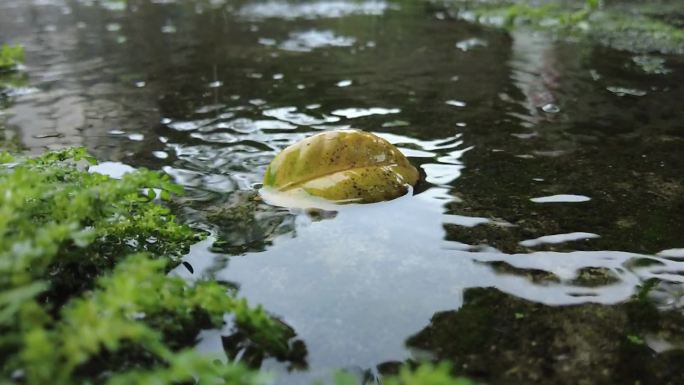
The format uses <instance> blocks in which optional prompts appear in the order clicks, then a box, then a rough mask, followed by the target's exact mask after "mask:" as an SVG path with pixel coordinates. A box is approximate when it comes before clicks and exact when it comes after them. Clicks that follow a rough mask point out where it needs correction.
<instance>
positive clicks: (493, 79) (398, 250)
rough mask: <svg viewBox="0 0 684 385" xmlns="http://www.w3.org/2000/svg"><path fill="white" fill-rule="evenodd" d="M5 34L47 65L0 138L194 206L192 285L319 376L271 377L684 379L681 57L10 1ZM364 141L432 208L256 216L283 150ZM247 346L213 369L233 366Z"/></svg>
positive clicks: (394, 24)
mask: <svg viewBox="0 0 684 385" xmlns="http://www.w3.org/2000/svg"><path fill="white" fill-rule="evenodd" d="M0 38H1V39H2V40H3V41H10V42H12V43H20V44H23V45H25V47H26V56H27V60H26V63H25V66H26V68H25V74H26V76H27V80H26V82H25V84H22V85H21V86H19V87H18V88H17V87H15V88H14V89H13V90H12V92H11V94H12V97H11V103H12V105H11V107H10V108H9V109H7V110H5V111H3V114H2V115H0V121H2V122H3V123H2V125H3V126H4V127H5V128H4V135H5V137H6V138H9V140H11V141H14V142H16V143H19V144H20V145H21V146H23V147H24V148H26V149H27V150H28V151H29V152H31V153H39V152H41V151H43V150H45V149H53V148H61V147H65V146H73V145H83V146H86V147H87V148H88V150H89V151H91V152H92V153H93V154H95V155H96V156H97V158H98V159H100V160H102V161H112V162H120V163H123V164H125V165H129V166H132V167H147V168H152V169H157V170H161V171H163V172H165V173H167V174H169V175H171V176H172V177H173V179H174V180H175V181H176V182H178V183H180V184H182V185H184V186H185V187H186V189H187V191H188V193H187V195H186V196H185V197H182V198H179V200H177V201H176V202H175V204H174V206H175V209H176V210H177V211H178V212H179V213H180V215H181V217H182V218H183V219H184V220H185V221H187V222H188V223H190V224H192V225H193V226H196V227H199V228H202V229H205V230H208V231H209V232H210V233H211V234H212V236H211V237H210V238H209V239H208V240H206V241H203V242H201V243H200V244H198V245H196V246H195V247H193V249H192V251H191V253H190V254H189V255H188V256H187V262H188V263H189V264H190V265H192V267H193V269H192V270H193V272H192V273H191V272H190V271H189V270H187V269H186V268H185V267H183V266H181V267H179V269H178V271H177V273H178V274H182V275H184V276H186V277H188V278H189V279H194V278H197V277H201V276H207V277H210V278H212V279H219V280H224V281H230V282H233V283H234V284H236V285H237V286H238V287H239V290H240V291H239V292H240V294H241V295H243V296H245V297H247V298H248V299H249V300H250V301H251V302H252V303H259V304H262V305H263V306H264V307H265V308H266V309H267V310H268V311H270V312H271V313H273V314H274V315H275V316H277V317H279V318H280V319H281V320H282V321H283V322H285V323H286V324H287V325H289V326H290V327H291V328H292V329H293V330H294V332H295V333H296V338H297V339H300V340H301V341H303V342H304V344H305V345H306V349H307V352H308V354H307V356H306V366H307V367H308V369H307V370H291V371H288V369H287V368H288V365H287V363H278V362H276V360H274V359H266V360H265V361H264V362H263V363H262V366H263V367H264V368H268V369H269V370H273V371H274V372H276V373H278V378H279V383H302V382H304V381H309V380H310V379H312V378H327V376H328V375H329V373H330V372H331V371H333V370H335V369H337V368H347V369H350V370H352V371H354V372H356V373H359V374H360V375H363V376H366V378H373V377H375V376H377V375H379V374H380V373H382V372H387V371H391V370H392V367H393V365H394V364H393V363H397V362H401V361H405V360H407V359H431V358H434V359H446V360H450V361H452V362H453V363H454V364H455V370H456V371H457V372H459V373H462V374H465V375H468V376H472V377H475V378H477V379H481V380H484V381H488V382H490V383H493V384H498V383H501V384H503V383H508V384H517V383H545V384H556V383H558V384H565V383H568V384H570V383H573V384H576V383H587V384H593V383H601V384H602V383H612V382H610V381H614V380H616V379H618V380H620V381H623V382H624V383H627V382H629V383H634V381H641V383H642V384H649V383H658V384H664V383H672V384H674V383H678V381H680V380H681V381H684V380H682V377H681V376H682V374H681V373H679V372H678V371H677V370H676V368H677V367H678V365H682V364H684V355H683V354H682V348H683V347H684V344H683V343H684V338H683V337H684V333H683V332H682V329H681V325H682V324H683V323H681V322H679V321H680V320H681V318H682V314H681V306H682V299H681V298H682V283H683V282H684V277H683V276H682V271H684V262H683V257H682V252H681V250H682V248H684V221H682V214H683V213H684V187H683V185H682V175H684V156H683V154H684V152H683V151H684V150H683V149H684V128H683V126H682V122H683V121H684V120H683V119H684V114H683V112H682V109H681V106H682V104H681V101H682V100H684V89H683V88H682V84H684V76H683V75H682V74H684V59H683V58H682V57H680V56H665V55H646V56H644V55H643V54H634V53H630V52H623V51H616V50H612V49H609V48H605V47H602V46H597V45H592V44H589V43H587V42H581V41H579V42H567V41H562V40H560V41H559V40H555V39H552V38H551V37H550V36H546V35H544V34H541V33H532V32H511V33H508V32H505V31H501V30H496V29H490V28H485V27H481V26H478V25H475V24H471V23H468V22H465V21H459V20H454V19H452V18H450V17H448V14H447V13H445V12H444V10H443V8H442V7H441V6H438V5H434V4H431V3H424V2H409V1H401V2H391V1H387V2H385V1H374V0H368V1H340V0H335V1H333V0H330V1H324V0H321V1H313V0H312V1H302V2H291V3H288V2H284V1H277V0H270V1H235V2H222V1H196V2H190V1H163V2H162V1H158V2H157V1H145V0H137V1H134V0H131V1H129V2H128V3H124V2H116V1H101V2H97V1H85V0H79V1H76V0H41V1H21V0H9V1H4V2H2V3H0ZM644 57H646V59H644ZM644 60H647V61H648V60H650V61H651V62H653V60H656V61H658V62H660V63H662V65H663V66H664V68H666V69H667V71H656V72H647V71H645V70H644V68H643V66H640V65H639V63H640V62H644ZM346 128H355V129H360V130H365V131H369V132H374V133H376V134H378V135H380V136H382V137H384V138H386V139H387V140H389V141H390V142H392V143H394V144H396V145H397V146H398V147H399V148H400V149H401V151H402V152H404V153H405V154H406V155H407V156H408V157H409V158H410V160H411V161H412V163H414V164H415V165H416V166H418V167H420V169H421V170H422V172H423V174H424V178H423V180H422V181H421V182H420V183H419V185H418V186H416V189H415V194H414V195H412V196H405V197H402V198H400V199H397V200H394V201H391V202H384V203H379V204H372V205H355V206H346V207H343V208H340V209H339V210H337V211H336V212H330V211H320V210H310V211H307V210H288V209H284V208H279V207H273V206H269V205H267V204H266V203H264V202H263V201H262V200H260V198H259V197H258V195H257V193H256V191H255V184H258V183H259V182H260V181H261V178H262V176H263V173H264V171H265V168H266V166H267V165H268V163H269V161H270V160H271V159H272V158H273V156H275V154H276V153H278V151H280V150H281V149H283V148H284V147H286V146H288V145H290V144H292V143H295V142H296V141H298V140H300V139H303V138H305V137H307V136H309V135H311V134H313V133H316V132H321V131H326V130H336V129H346ZM117 169H119V170H120V168H117ZM645 282H648V287H649V288H650V292H649V293H645V292H644V290H642V288H643V287H644V285H645ZM485 288H487V289H485ZM637 293H644V294H643V296H645V298H647V302H646V303H645V304H642V303H641V302H638V303H639V304H641V305H634V303H635V302H634V300H633V297H634V296H635V295H636V294H637ZM642 308H648V309H651V308H653V309H655V308H658V309H660V310H659V312H656V313H655V314H656V315H653V314H652V313H649V314H650V315H649V316H648V317H646V316H643V314H642V313H639V311H641V310H639V311H637V310H634V309H642ZM673 309H675V310H673ZM649 317H650V318H649ZM654 317H655V318H654ZM227 334H229V331H228V330H224V331H206V332H204V333H202V334H201V336H200V339H199V341H198V348H199V349H202V350H204V351H207V352H211V353H213V354H219V355H221V356H222V357H225V354H224V353H223V349H224V347H226V342H225V341H226V339H225V338H224V339H222V338H221V336H222V335H224V336H225V335H227ZM629 336H632V337H634V338H637V340H635V339H634V338H631V339H630V338H628V337H629ZM630 341H631V342H630ZM634 341H637V342H638V341H641V344H639V343H635V342H634ZM542 347H543V349H542ZM228 350H229V349H228ZM582 381H584V382H582Z"/></svg>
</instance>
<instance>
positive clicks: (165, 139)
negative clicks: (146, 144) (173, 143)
mask: <svg viewBox="0 0 684 385" xmlns="http://www.w3.org/2000/svg"><path fill="white" fill-rule="evenodd" d="M159 141H160V142H162V143H167V142H168V141H169V138H167V137H165V136H160V137H159Z"/></svg>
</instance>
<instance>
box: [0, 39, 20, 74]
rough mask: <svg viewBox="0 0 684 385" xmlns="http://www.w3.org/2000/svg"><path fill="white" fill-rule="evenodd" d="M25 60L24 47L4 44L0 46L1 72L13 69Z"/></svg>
mask: <svg viewBox="0 0 684 385" xmlns="http://www.w3.org/2000/svg"><path fill="white" fill-rule="evenodd" d="M23 61H24V47H22V46H19V45H14V46H13V45H8V44H3V45H2V47H0V72H5V71H12V70H14V69H15V68H16V67H17V65H18V64H19V63H21V62H23Z"/></svg>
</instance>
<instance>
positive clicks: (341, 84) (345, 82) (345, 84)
mask: <svg viewBox="0 0 684 385" xmlns="http://www.w3.org/2000/svg"><path fill="white" fill-rule="evenodd" d="M350 85H352V81H351V80H348V79H347V80H340V81H339V82H337V86H338V87H349V86H350Z"/></svg>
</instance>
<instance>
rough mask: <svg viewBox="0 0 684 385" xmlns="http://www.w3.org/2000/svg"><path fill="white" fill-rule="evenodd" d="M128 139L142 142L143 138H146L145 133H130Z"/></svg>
mask: <svg viewBox="0 0 684 385" xmlns="http://www.w3.org/2000/svg"><path fill="white" fill-rule="evenodd" d="M128 139H130V140H133V141H135V142H140V141H142V140H143V139H145V135H143V134H130V135H128Z"/></svg>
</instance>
